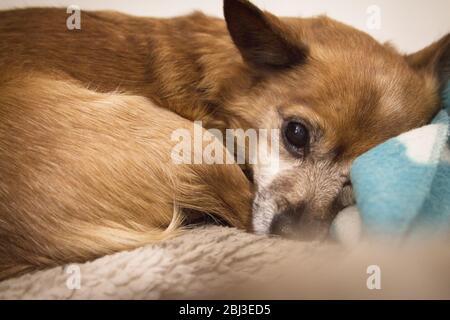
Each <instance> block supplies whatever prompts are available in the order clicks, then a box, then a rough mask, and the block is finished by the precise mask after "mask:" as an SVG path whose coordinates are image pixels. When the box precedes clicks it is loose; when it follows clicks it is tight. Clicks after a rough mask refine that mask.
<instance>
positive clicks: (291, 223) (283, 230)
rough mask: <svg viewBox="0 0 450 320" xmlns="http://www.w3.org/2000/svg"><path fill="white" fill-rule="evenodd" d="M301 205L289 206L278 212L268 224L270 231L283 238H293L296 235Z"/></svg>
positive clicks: (301, 209)
mask: <svg viewBox="0 0 450 320" xmlns="http://www.w3.org/2000/svg"><path fill="white" fill-rule="evenodd" d="M302 211H303V206H300V207H298V208H295V209H294V208H290V209H287V210H285V211H283V212H281V213H278V214H277V215H276V216H275V217H274V219H273V220H272V223H271V225H270V233H271V234H274V235H278V236H281V237H283V238H295V237H297V235H298V231H299V230H298V229H299V221H300V216H301V215H302Z"/></svg>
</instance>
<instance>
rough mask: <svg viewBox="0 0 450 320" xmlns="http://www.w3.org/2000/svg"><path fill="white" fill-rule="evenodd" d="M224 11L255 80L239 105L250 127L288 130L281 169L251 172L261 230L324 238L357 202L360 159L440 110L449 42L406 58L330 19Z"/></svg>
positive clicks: (231, 5) (231, 2)
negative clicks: (355, 165)
mask: <svg viewBox="0 0 450 320" xmlns="http://www.w3.org/2000/svg"><path fill="white" fill-rule="evenodd" d="M224 7H225V18H226V22H227V26H228V30H229V32H230V34H231V37H232V39H233V41H234V43H235V45H236V46H237V48H238V49H239V51H240V53H241V55H242V57H243V60H244V61H245V63H246V64H247V65H248V66H249V68H248V69H249V70H250V71H249V72H252V73H253V74H254V79H255V81H254V85H253V86H252V88H251V89H250V90H249V91H247V92H245V94H242V96H240V97H238V98H236V101H234V107H235V109H236V110H240V114H241V117H243V118H244V119H245V121H246V122H248V123H250V125H251V127H254V128H265V129H279V132H280V134H279V150H280V151H279V161H278V162H277V164H270V163H269V164H267V163H256V164H255V165H254V166H253V168H252V169H253V176H254V181H255V185H256V195H255V200H254V212H253V215H254V217H253V227H254V231H256V232H259V233H269V232H271V233H276V234H281V235H287V236H292V235H293V236H299V237H303V238H304V237H307V238H311V237H317V236H319V237H321V236H324V235H325V234H326V233H327V230H328V227H329V224H330V222H331V221H332V219H333V218H334V216H335V214H336V213H337V212H338V211H339V210H340V209H342V208H343V207H345V206H347V205H349V204H351V203H352V201H353V197H352V186H351V183H350V180H349V171H350V166H351V164H352V161H353V160H354V159H355V158H356V157H358V156H359V155H361V154H362V153H364V152H366V151H367V150H369V149H370V148H372V147H374V146H376V145H378V144H380V143H382V142H383V141H385V140H387V139H389V138H391V137H394V136H397V135H399V134H400V133H402V132H405V131H408V130H410V129H412V128H416V127H419V126H422V125H424V124H426V123H427V122H428V121H430V120H431V119H432V117H433V116H434V115H435V114H436V113H437V111H438V110H439V105H440V103H439V90H440V89H441V88H442V87H443V85H444V83H446V81H448V79H449V74H450V70H449V69H450V36H449V35H447V36H446V37H444V38H443V39H441V40H440V41H438V42H436V43H434V44H433V45H431V46H430V47H428V48H426V49H424V50H422V51H420V52H418V53H416V54H412V55H408V56H403V55H400V54H399V53H398V52H396V50H395V49H394V48H393V47H391V46H390V45H382V44H380V43H378V42H377V41H375V40H374V39H373V38H371V37H370V36H369V35H367V34H365V33H363V32H360V31H358V30H356V29H354V28H351V27H349V26H346V25H344V24H341V23H339V22H336V21H333V20H331V19H329V18H326V17H318V18H313V19H300V18H277V17H275V16H274V15H272V14H270V13H267V12H264V11H261V10H260V9H258V8H257V7H255V6H254V5H252V4H251V3H250V2H248V1H245V0H225V6H224Z"/></svg>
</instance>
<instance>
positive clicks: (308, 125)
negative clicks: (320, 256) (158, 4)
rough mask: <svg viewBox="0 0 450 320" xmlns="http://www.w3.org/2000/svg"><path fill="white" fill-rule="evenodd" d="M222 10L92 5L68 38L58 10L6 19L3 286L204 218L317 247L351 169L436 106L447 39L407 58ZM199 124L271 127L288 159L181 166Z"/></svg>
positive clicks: (301, 21)
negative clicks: (177, 157) (178, 137)
mask: <svg viewBox="0 0 450 320" xmlns="http://www.w3.org/2000/svg"><path fill="white" fill-rule="evenodd" d="M224 15H225V21H224V20H222V19H218V18H213V17H208V16H206V15H204V14H202V13H199V12H195V13H193V14H190V15H187V16H182V17H176V18H171V19H156V18H142V17H133V16H129V15H125V14H121V13H117V12H106V11H105V12H82V13H81V17H82V20H81V21H82V25H81V29H80V30H68V29H67V27H66V19H67V13H66V10H64V9H56V8H30V9H17V10H10V11H2V12H0V70H1V73H0V208H1V210H0V279H6V278H9V277H13V276H18V275H20V274H23V273H26V272H30V271H34V270H39V269H44V268H49V267H52V266H57V265H61V264H65V263H80V262H85V261H88V260H92V259H95V258H98V257H100V256H103V255H106V254H111V253H114V252H117V251H120V250H128V249H133V248H136V247H138V246H142V245H144V244H148V243H152V242H155V241H159V240H161V239H165V238H167V237H170V236H173V235H175V234H177V233H178V231H179V230H181V229H182V225H184V224H185V223H186V221H187V222H189V221H196V219H197V218H198V217H199V216H201V215H211V216H213V217H215V218H217V219H220V220H223V221H224V222H225V223H227V224H229V225H231V226H234V227H238V228H245V229H248V230H250V231H254V232H257V233H262V234H268V233H272V234H277V235H281V236H287V237H300V238H304V239H308V238H312V237H315V238H317V237H319V238H321V237H324V236H325V235H326V233H327V230H328V226H329V224H330V221H331V220H332V219H333V218H334V216H335V215H336V213H337V212H338V211H339V210H340V209H342V208H343V207H345V206H347V205H349V204H351V203H352V202H353V198H352V186H351V182H350V179H349V169H350V166H351V163H352V161H353V160H354V159H355V158H356V157H358V156H359V155H361V154H362V153H364V152H366V151H367V150H369V149H370V148H373V147H374V146H376V145H378V144H380V143H382V142H383V141H385V140H387V139H389V138H391V137H394V136H397V135H398V134H400V133H402V132H405V131H408V130H411V129H413V128H416V127H419V126H422V125H424V124H426V123H427V122H429V121H430V120H431V119H432V117H433V116H434V115H435V114H436V113H437V112H438V110H439V108H440V99H439V96H440V91H441V90H442V89H443V86H444V84H445V83H446V82H447V81H448V79H449V74H450V36H449V34H447V35H446V36H445V37H443V38H442V39H441V40H439V41H437V42H435V43H433V44H431V45H430V46H429V47H427V48H425V49H423V50H421V51H419V52H417V53H415V54H409V55H402V54H400V53H398V52H397V51H396V50H395V49H394V48H393V47H392V46H391V45H389V44H380V43H378V42H377V41H375V40H374V39H373V38H371V37H370V36H369V35H367V34H365V33H363V32H361V31H358V30H356V29H354V28H352V27H349V26H346V25H344V24H342V23H339V22H336V21H334V20H332V19H330V18H327V17H323V16H320V17H315V18H278V17H276V16H274V15H272V14H270V13H268V12H265V11H262V10H260V9H259V8H257V7H256V6H254V5H253V4H251V3H250V2H249V1H245V0H225V1H224ZM196 120H201V121H202V123H203V126H204V128H205V129H204V130H206V129H208V128H216V129H219V130H221V131H223V130H226V129H227V128H241V129H244V130H247V129H251V128H253V129H277V130H279V132H280V134H279V137H278V138H279V142H280V150H279V161H278V162H279V165H277V166H275V165H270V163H269V165H267V164H265V165H262V164H258V163H256V164H249V165H248V166H247V167H246V168H245V170H247V171H249V172H250V175H251V177H250V179H248V178H247V176H246V174H245V173H244V171H243V170H242V168H241V167H240V166H239V165H237V164H231V165H207V164H200V165H198V164H197V165H196V164H182V165H176V164H174V163H173V161H171V158H170V153H171V148H172V147H173V145H174V142H173V141H172V140H171V138H170V137H171V133H172V132H173V131H174V130H176V129H179V128H185V129H186V130H190V131H192V130H193V127H192V123H193V121H196ZM192 152H193V153H195V152H196V151H195V150H194V151H192ZM197 156H200V157H202V155H197ZM183 221H185V222H183Z"/></svg>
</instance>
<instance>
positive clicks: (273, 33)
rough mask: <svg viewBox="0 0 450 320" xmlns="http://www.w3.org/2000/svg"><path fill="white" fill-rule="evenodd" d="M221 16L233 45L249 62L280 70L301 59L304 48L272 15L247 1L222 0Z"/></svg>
mask: <svg viewBox="0 0 450 320" xmlns="http://www.w3.org/2000/svg"><path fill="white" fill-rule="evenodd" d="M224 15H225V20H226V22H227V27H228V31H229V32H230V35H231V37H232V39H233V41H234V43H235V45H236V46H237V48H238V49H239V51H240V52H241V55H242V57H243V58H244V60H245V61H246V62H247V63H249V64H250V65H254V66H257V67H263V68H273V69H284V68H289V67H292V66H294V65H298V64H301V63H302V62H304V61H305V59H306V57H307V52H308V50H307V47H306V46H305V45H304V44H303V43H301V42H300V41H298V40H297V41H295V40H294V39H293V38H294V37H293V35H292V34H291V32H292V31H291V30H289V29H288V28H287V27H286V26H285V25H284V24H283V22H282V21H280V19H278V18H277V17H275V16H274V15H272V14H270V13H267V12H263V11H261V10H260V9H258V8H257V7H256V6H254V5H253V4H251V3H250V2H249V1H247V0H225V1H224Z"/></svg>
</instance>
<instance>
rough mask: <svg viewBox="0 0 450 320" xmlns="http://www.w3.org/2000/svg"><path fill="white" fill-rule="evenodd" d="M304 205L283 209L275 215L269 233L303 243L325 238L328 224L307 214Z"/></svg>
mask: <svg viewBox="0 0 450 320" xmlns="http://www.w3.org/2000/svg"><path fill="white" fill-rule="evenodd" d="M307 211H308V209H307V208H306V206H305V205H304V204H302V205H300V206H295V207H291V208H288V209H285V210H284V211H282V212H281V213H278V214H277V215H275V217H274V219H273V220H272V223H271V226H270V233H271V234H273V235H278V236H281V237H283V238H288V239H296V240H303V241H312V240H319V239H323V238H325V237H326V235H327V234H328V229H329V226H330V222H329V221H328V220H327V219H323V218H319V217H314V215H313V214H311V213H310V212H307Z"/></svg>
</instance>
